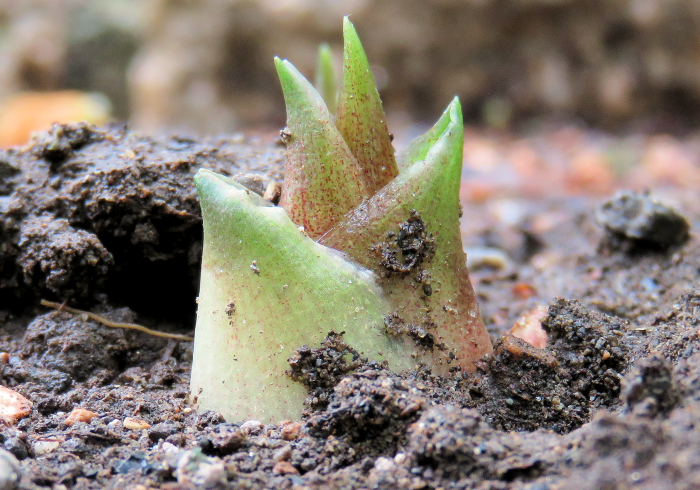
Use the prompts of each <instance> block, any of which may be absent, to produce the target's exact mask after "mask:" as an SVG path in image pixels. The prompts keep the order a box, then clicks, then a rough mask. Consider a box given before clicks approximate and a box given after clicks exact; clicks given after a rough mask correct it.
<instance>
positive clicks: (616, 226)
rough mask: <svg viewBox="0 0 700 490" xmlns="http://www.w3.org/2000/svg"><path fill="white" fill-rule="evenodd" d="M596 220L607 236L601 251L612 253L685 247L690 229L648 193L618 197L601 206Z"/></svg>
mask: <svg viewBox="0 0 700 490" xmlns="http://www.w3.org/2000/svg"><path fill="white" fill-rule="evenodd" d="M596 217H597V219H598V222H599V223H600V224H601V225H602V226H603V227H605V230H606V232H607V234H606V236H605V237H604V238H603V242H602V244H601V247H602V248H609V249H612V250H627V251H629V250H631V249H633V248H638V249H643V248H645V247H646V248H658V249H668V248H669V247H672V246H676V245H682V244H683V243H685V242H686V241H687V239H688V231H689V229H690V225H689V223H688V220H686V219H685V217H683V216H682V215H681V214H680V213H678V211H676V210H675V209H673V208H671V207H670V206H667V205H665V204H663V203H660V202H658V201H656V200H654V199H652V198H651V197H650V196H649V194H648V193H635V192H623V193H620V194H618V195H616V196H615V197H613V198H612V199H611V200H609V201H607V202H605V203H603V204H602V205H601V206H600V207H599V208H598V211H597V214H596Z"/></svg>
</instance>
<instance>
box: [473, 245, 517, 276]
mask: <svg viewBox="0 0 700 490" xmlns="http://www.w3.org/2000/svg"><path fill="white" fill-rule="evenodd" d="M464 251H465V252H466V253H467V269H469V270H470V271H475V270H478V269H484V268H487V267H488V268H490V269H495V270H503V269H505V268H506V267H507V266H508V256H507V255H506V253H505V252H504V251H503V250H500V249H498V248H490V247H470V248H466V249H465V250H464Z"/></svg>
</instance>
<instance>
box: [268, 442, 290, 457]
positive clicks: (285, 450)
mask: <svg viewBox="0 0 700 490" xmlns="http://www.w3.org/2000/svg"><path fill="white" fill-rule="evenodd" d="M291 457H292V446H291V445H290V444H285V445H284V446H282V447H281V448H279V449H278V450H277V451H275V452H274V453H273V454H272V459H274V460H275V461H289V459H290V458H291Z"/></svg>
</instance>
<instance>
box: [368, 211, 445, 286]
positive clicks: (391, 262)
mask: <svg viewBox="0 0 700 490" xmlns="http://www.w3.org/2000/svg"><path fill="white" fill-rule="evenodd" d="M386 238H387V241H386V242H385V243H382V244H379V245H378V250H379V253H380V254H381V260H380V262H379V265H380V266H382V267H384V268H385V269H386V270H387V271H388V272H389V273H399V274H407V273H409V272H411V271H413V270H415V269H416V268H417V267H419V266H420V264H422V263H423V262H429V261H430V259H432V258H433V255H435V239H434V238H433V235H432V234H431V233H428V232H427V231H426V224H425V222H424V221H423V220H422V219H421V217H420V213H418V211H416V210H415V209H414V210H412V211H411V216H410V217H409V218H408V219H407V220H406V221H405V222H404V223H402V224H401V225H399V233H398V234H396V232H394V231H390V232H388V233H387V237H386ZM399 254H400V255H401V258H399V257H398V255H399ZM419 282H422V281H419ZM424 284H430V283H429V282H426V283H424Z"/></svg>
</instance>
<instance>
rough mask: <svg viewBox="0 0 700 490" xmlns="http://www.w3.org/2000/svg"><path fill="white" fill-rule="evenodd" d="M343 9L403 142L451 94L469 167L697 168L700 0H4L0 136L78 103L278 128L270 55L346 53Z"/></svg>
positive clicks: (175, 121)
mask: <svg viewBox="0 0 700 490" xmlns="http://www.w3.org/2000/svg"><path fill="white" fill-rule="evenodd" d="M347 14H351V20H352V21H353V22H354V23H355V26H356V27H357V29H358V31H359V34H360V36H361V38H362V41H363V44H364V46H365V48H366V50H367V53H368V57H369V59H370V62H371V63H372V65H373V72H374V75H375V78H376V80H377V83H378V85H379V87H380V91H381V94H382V97H383V100H384V104H385V108H386V110H387V114H388V117H389V122H390V126H391V129H392V130H393V131H394V132H395V133H396V134H397V136H398V139H397V143H398V144H399V145H400V144H401V141H402V138H404V137H408V136H410V135H412V134H413V133H415V132H417V131H419V130H421V129H423V127H424V126H425V125H426V124H430V122H431V121H434V120H435V119H436V118H437V117H438V116H439V114H440V113H441V112H442V110H443V109H444V107H445V106H446V105H447V104H448V102H449V101H450V99H451V98H452V97H453V96H454V95H455V94H456V95H459V96H460V97H461V99H462V104H463V106H464V110H465V121H466V123H467V124H468V126H469V129H468V131H467V144H466V148H465V156H466V157H467V158H466V160H465V161H466V164H467V168H468V169H469V168H471V170H472V171H473V172H477V173H478V172H489V173H490V174H491V175H492V176H494V175H495V176H496V177H498V175H501V173H499V172H497V170H498V169H501V168H506V167H507V168H508V169H509V170H510V171H511V172H510V174H512V173H513V172H512V171H513V170H515V172H516V174H519V175H525V176H526V175H533V174H541V172H539V171H538V169H540V170H541V169H542V168H545V167H546V168H548V169H549V168H551V167H552V165H554V167H555V168H557V169H559V170H558V171H559V173H558V174H557V172H553V173H552V172H549V171H548V172H547V175H548V179H549V180H547V183H551V181H552V179H554V181H556V182H557V183H558V185H559V184H561V185H559V187H562V186H563V187H566V188H567V189H568V190H569V191H574V190H576V189H578V188H584V189H586V190H590V191H593V192H608V191H609V190H610V189H611V188H612V187H613V185H614V184H613V181H615V180H616V179H619V178H620V177H621V176H623V175H624V176H625V178H627V179H628V180H629V182H631V183H632V184H633V185H635V186H642V185H645V181H644V178H645V177H644V176H640V174H639V172H637V173H635V171H634V170H635V168H637V167H639V166H640V165H641V166H642V167H644V166H646V167H644V168H645V172H644V175H647V176H648V174H649V173H650V172H651V173H652V174H653V176H654V178H655V179H662V180H663V179H671V180H678V181H679V182H680V183H683V184H689V183H690V184H692V185H696V184H697V183H698V182H700V178H699V177H698V175H697V168H698V167H700V162H699V161H698V155H700V151H699V149H700V143H698V137H697V128H698V124H699V123H700V2H698V1H697V0H342V1H341V0H257V1H253V0H0V146H4V147H7V146H9V145H18V144H23V143H24V142H26V140H27V138H28V136H29V134H30V133H31V131H35V130H38V129H44V127H46V126H48V125H50V123H51V122H53V121H55V120H61V121H68V120H72V119H85V118H88V119H90V120H92V121H94V122H96V123H103V122H106V121H124V122H128V123H129V125H130V127H131V128H133V129H136V130H140V131H144V132H147V133H150V134H156V133H164V132H167V133H172V132H181V133H185V134H191V135H211V134H220V133H231V132H234V131H241V130H246V131H257V132H260V133H264V132H267V131H269V132H272V131H277V130H279V128H281V127H282V126H283V125H284V104H283V100H282V95H281V91H280V89H279V87H278V83H277V79H276V75H275V71H274V66H273V62H272V59H273V56H275V55H278V56H280V57H284V58H289V59H290V60H291V61H292V62H293V63H294V64H295V65H296V66H297V67H298V68H299V69H300V70H301V71H302V72H303V73H305V74H307V76H311V75H312V74H313V67H314V65H315V59H316V53H317V48H318V45H319V43H321V42H324V41H325V42H328V43H330V45H331V46H332V47H333V48H334V50H335V56H336V61H337V63H338V69H339V67H340V54H341V51H342V36H341V24H342V16H343V15H347ZM550 174H552V175H550ZM553 174H556V176H554V175H553ZM511 177H512V176H511V175H505V176H504V177H503V179H504V181H502V182H497V183H496V184H494V185H500V186H507V185H509V184H508V182H507V181H508V179H510V178H511ZM491 180H492V181H493V180H494V179H493V178H492V179H491ZM495 180H496V181H498V178H496V179H495ZM540 180H541V179H540ZM540 186H542V183H541V182H540ZM473 187H474V188H471V189H466V190H465V191H464V192H465V193H468V194H469V196H468V197H470V198H472V199H479V198H485V197H488V195H489V193H490V189H489V188H483V186H481V187H480V186H479V185H478V184H475V185H474V186H473Z"/></svg>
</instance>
